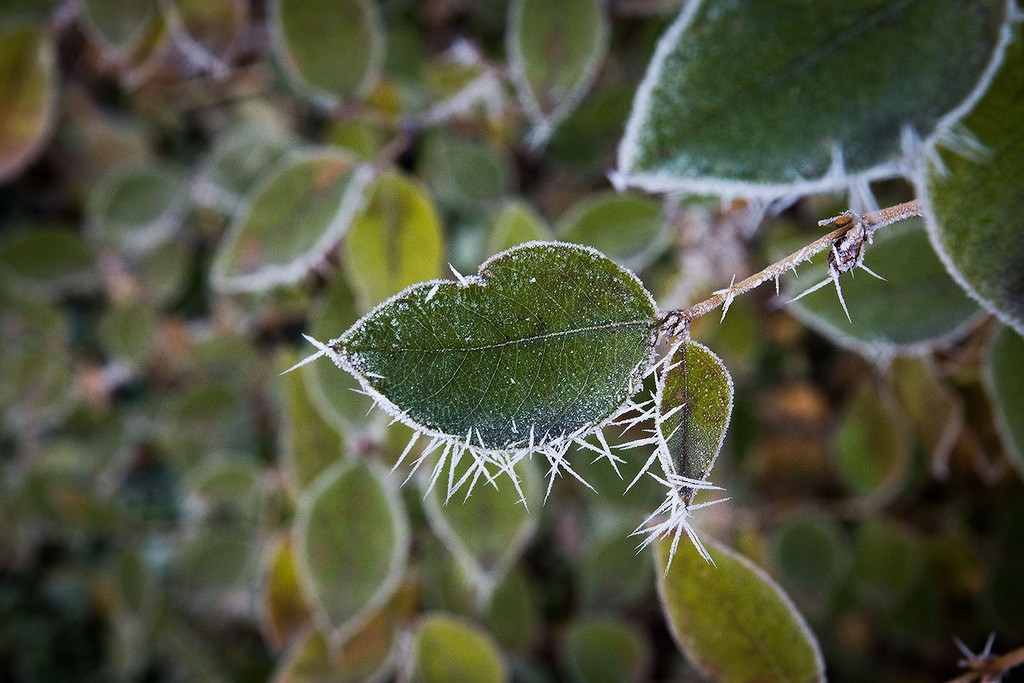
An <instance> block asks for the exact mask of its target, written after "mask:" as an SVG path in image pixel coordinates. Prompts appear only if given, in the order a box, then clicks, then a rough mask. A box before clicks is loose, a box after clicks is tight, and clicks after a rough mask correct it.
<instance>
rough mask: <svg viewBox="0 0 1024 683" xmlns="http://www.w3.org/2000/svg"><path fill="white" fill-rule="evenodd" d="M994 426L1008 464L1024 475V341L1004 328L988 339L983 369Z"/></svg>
mask: <svg viewBox="0 0 1024 683" xmlns="http://www.w3.org/2000/svg"><path fill="white" fill-rule="evenodd" d="M986 370H987V372H986V374H987V381H988V387H989V392H990V393H991V395H992V402H993V407H994V408H995V412H996V416H997V420H998V424H999V426H1000V430H1001V432H1002V436H1003V440H1004V442H1005V443H1006V448H1007V451H1008V455H1009V456H1010V461H1011V462H1012V463H1013V465H1014V467H1016V468H1017V471H1018V472H1020V473H1021V474H1022V475H1024V339H1022V338H1021V336H1020V335H1019V334H1017V333H1016V332H1014V331H1013V330H1011V329H1010V328H1008V327H1002V328H1000V329H999V330H998V331H997V332H996V333H995V336H994V337H993V338H992V343H991V345H990V346H989V352H988V367H987V368H986Z"/></svg>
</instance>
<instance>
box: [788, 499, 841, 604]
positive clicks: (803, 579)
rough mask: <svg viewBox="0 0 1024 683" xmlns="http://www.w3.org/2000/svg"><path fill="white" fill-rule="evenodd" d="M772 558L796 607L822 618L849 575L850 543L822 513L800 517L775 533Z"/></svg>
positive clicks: (838, 527) (789, 520)
mask: <svg viewBox="0 0 1024 683" xmlns="http://www.w3.org/2000/svg"><path fill="white" fill-rule="evenodd" d="M771 551H772V558H773V559H774V565H775V567H776V568H777V570H778V574H777V575H778V576H780V577H781V581H782V583H784V584H785V585H786V587H787V588H789V589H790V590H791V591H793V597H794V599H795V601H796V604H797V605H799V606H800V608H801V609H804V610H810V613H811V615H812V616H818V617H820V616H822V615H823V614H825V613H826V612H827V610H828V609H829V607H830V606H831V604H832V602H833V600H834V599H835V597H836V593H837V592H838V589H840V588H841V587H842V585H843V582H845V581H846V578H847V575H848V573H849V571H850V557H851V551H850V543H849V540H848V539H847V538H846V535H845V534H844V532H843V529H842V527H841V526H840V525H839V523H838V522H837V521H836V520H834V519H832V518H831V517H828V516H825V515H823V514H821V513H801V514H799V515H798V516H796V517H793V518H790V519H787V520H786V521H784V522H783V523H782V524H779V525H778V526H777V527H776V528H775V529H774V530H773V532H772V543H771Z"/></svg>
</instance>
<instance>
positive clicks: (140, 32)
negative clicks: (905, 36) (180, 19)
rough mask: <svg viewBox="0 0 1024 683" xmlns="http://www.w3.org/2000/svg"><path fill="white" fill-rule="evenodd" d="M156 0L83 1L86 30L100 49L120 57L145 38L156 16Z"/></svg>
mask: <svg viewBox="0 0 1024 683" xmlns="http://www.w3.org/2000/svg"><path fill="white" fill-rule="evenodd" d="M157 4H158V3H157V0H82V2H81V8H82V9H81V12H82V13H81V17H82V21H83V23H84V26H85V29H86V33H87V34H88V35H89V37H90V38H91V39H92V40H93V41H95V42H97V43H99V46H100V47H101V48H103V51H104V52H106V53H107V54H109V55H111V56H113V57H120V56H123V55H124V54H126V53H127V52H128V51H129V50H131V49H132V48H133V47H135V46H136V45H137V44H138V43H139V42H140V41H141V40H143V38H144V37H145V33H146V31H147V30H148V29H149V28H150V27H151V26H152V24H153V22H154V21H155V20H156V19H157V18H158V17H159V8H158V7H157Z"/></svg>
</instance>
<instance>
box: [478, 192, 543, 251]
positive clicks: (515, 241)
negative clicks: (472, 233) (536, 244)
mask: <svg viewBox="0 0 1024 683" xmlns="http://www.w3.org/2000/svg"><path fill="white" fill-rule="evenodd" d="M551 237H552V235H551V228H549V227H548V225H547V223H545V222H544V219H543V218H541V217H540V215H538V214H537V212H536V211H535V210H534V208H533V207H532V206H530V205H529V204H526V203H525V202H521V201H518V200H511V201H509V202H507V203H506V204H505V205H504V206H502V207H501V210H500V211H498V213H497V215H496V216H495V217H494V220H493V221H491V230H490V234H489V235H488V236H487V253H488V254H497V253H498V252H499V251H505V250H506V249H511V248H512V247H517V246H519V245H520V244H525V243H526V242H532V241H534V240H550V239H551Z"/></svg>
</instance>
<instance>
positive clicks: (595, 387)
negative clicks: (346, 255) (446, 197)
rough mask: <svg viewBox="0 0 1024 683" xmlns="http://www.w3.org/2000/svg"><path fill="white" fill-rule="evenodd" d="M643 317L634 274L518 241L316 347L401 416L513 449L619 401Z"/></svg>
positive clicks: (450, 434) (565, 247)
mask: <svg viewBox="0 0 1024 683" xmlns="http://www.w3.org/2000/svg"><path fill="white" fill-rule="evenodd" d="M654 315H655V306H654V301H653V300H652V299H651V296H650V294H649V293H648V292H647V290H645V289H644V288H643V285H642V284H641V283H640V281H639V280H638V279H637V278H636V277H635V276H634V275H633V274H632V273H630V272H629V271H627V270H625V269H623V268H621V267H620V266H618V265H616V264H615V263H613V262H612V261H610V260H608V259H607V258H605V257H604V256H602V255H601V254H600V253H598V252H596V251H593V250H591V249H587V248H585V247H579V246H575V245H569V244H560V243H545V242H532V243H530V244H526V245H523V246H520V247H516V248H514V249H510V250H509V251H506V252H502V253H500V254H498V255H497V256H495V257H493V258H491V259H490V260H488V261H486V262H484V263H483V264H482V265H481V266H480V270H479V274H478V275H477V276H475V277H470V278H465V279H464V280H463V281H462V282H452V281H440V280H439V281H434V282H425V283H422V284H419V285H415V286H413V287H410V288H409V289H407V290H405V291H404V292H402V293H401V294H400V295H398V296H396V297H394V298H392V299H389V300H388V301H386V302H385V303H383V304H381V305H380V306H378V307H377V308H376V309H374V310H373V311H371V312H370V313H369V314H367V315H366V316H365V317H364V318H362V319H361V320H360V321H359V322H358V323H356V324H355V325H354V326H353V327H352V328H350V329H349V330H348V331H347V332H346V333H345V334H344V335H343V336H342V337H341V338H340V339H339V340H338V341H337V343H336V344H335V345H334V348H333V349H331V350H330V351H331V353H332V354H334V355H335V356H336V361H337V362H339V363H341V364H342V365H343V366H344V367H346V369H348V370H349V371H350V372H351V373H352V374H353V375H355V376H356V377H357V378H358V379H359V381H360V383H361V384H362V385H363V387H364V388H365V389H366V390H367V391H370V392H371V393H373V394H374V395H375V396H376V397H377V400H378V403H379V404H380V405H381V406H382V407H383V408H384V409H385V410H387V411H388V412H389V413H391V414H393V415H395V416H398V417H399V419H400V420H402V421H403V422H405V423H406V424H408V425H409V426H410V427H413V428H414V429H417V430H421V431H425V432H426V433H428V434H432V435H435V436H439V437H442V438H448V439H458V440H463V439H466V438H467V434H471V435H473V438H472V440H471V441H472V444H474V445H475V444H480V445H481V447H483V448H485V449H525V448H527V447H529V446H534V447H542V446H545V445H550V444H551V443H557V442H562V441H564V440H566V439H571V438H575V437H576V436H579V435H582V434H585V433H588V432H590V431H592V430H593V429H594V428H596V427H597V426H598V425H600V424H601V423H603V422H604V421H606V420H607V419H609V418H610V417H611V416H613V415H614V414H615V413H616V411H617V410H618V409H619V408H620V407H621V406H622V405H624V403H625V402H626V401H627V399H628V398H629V397H630V396H631V395H632V394H633V393H634V392H635V391H636V389H637V387H638V385H639V380H640V378H641V377H642V376H643V374H644V373H645V372H646V371H647V368H648V365H649V363H650V360H651V355H652V349H653V344H654V337H655V335H656V323H655V321H654ZM425 368H429V371H424V369H425ZM474 433H475V434H474ZM467 445H469V444H468V443H467Z"/></svg>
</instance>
